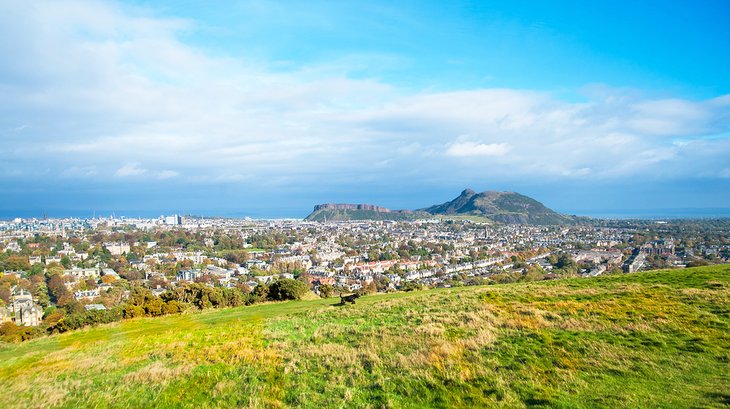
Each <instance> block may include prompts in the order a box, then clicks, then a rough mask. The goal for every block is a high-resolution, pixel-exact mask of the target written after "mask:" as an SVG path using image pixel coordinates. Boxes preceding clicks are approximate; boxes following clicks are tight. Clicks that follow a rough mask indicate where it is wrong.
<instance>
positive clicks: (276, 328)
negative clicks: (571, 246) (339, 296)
mask: <svg viewBox="0 0 730 409" xmlns="http://www.w3.org/2000/svg"><path fill="white" fill-rule="evenodd" d="M335 302H336V301H335V300H334V299H329V300H314V301H300V302H287V303H278V304H267V305H257V306H252V307H241V308H235V309H225V310H218V311H206V312H201V313H192V314H184V315H179V316H169V317H162V318H147V319H136V320H131V321H125V322H121V323H116V324H110V325H105V326H101V327H97V328H90V329H85V330H81V331H77V332H74V333H67V334H62V335H59V336H53V337H47V338H43V339H37V340H33V341H30V342H26V343H23V344H19V345H7V344H5V345H0V385H1V386H2V387H1V388H0V407H3V408H14V407H17V408H21V407H29V406H31V407H69V408H76V407H195V408H198V407H289V406H297V407H318V408H319V407H414V408H415V407H424V406H435V407H485V406H486V407H524V406H540V405H542V406H546V407H571V408H572V407H610V408H615V407H663V408H669V407H671V408H678V407H723V406H725V407H727V406H728V405H730V266H727V265H725V266H713V267H701V268H694V269H686V270H670V271H657V272H648V273H638V274H631V275H624V276H616V277H604V278H597V279H575V280H563V281H553V282H540V283H523V284H512V285H502V286H490V287H468V288H458V289H449V290H432V291H423V292H416V293H403V294H388V295H376V296H368V297H365V298H361V299H360V300H358V303H357V305H348V306H345V307H335V306H333V305H332V304H334V303H335Z"/></svg>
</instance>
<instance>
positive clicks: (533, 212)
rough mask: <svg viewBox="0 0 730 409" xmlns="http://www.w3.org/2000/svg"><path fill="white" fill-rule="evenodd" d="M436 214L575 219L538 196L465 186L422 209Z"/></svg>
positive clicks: (528, 220) (521, 219) (502, 219)
mask: <svg viewBox="0 0 730 409" xmlns="http://www.w3.org/2000/svg"><path fill="white" fill-rule="evenodd" d="M421 210H422V211H425V212H427V213H430V214H434V215H474V216H484V217H488V218H489V219H491V220H494V221H497V222H502V223H516V224H537V225H544V224H566V223H571V222H573V219H572V218H570V217H568V216H564V215H562V214H560V213H557V212H555V211H553V210H551V209H548V208H547V207H545V205H543V204H542V203H540V202H538V201H537V200H535V199H532V198H530V197H527V196H525V195H521V194H519V193H515V192H495V191H486V192H482V193H477V192H475V191H473V190H471V189H466V190H464V191H463V192H461V194H460V195H459V196H458V197H457V198H456V199H454V200H452V201H449V202H446V203H442V204H440V205H434V206H431V207H427V208H425V209H421Z"/></svg>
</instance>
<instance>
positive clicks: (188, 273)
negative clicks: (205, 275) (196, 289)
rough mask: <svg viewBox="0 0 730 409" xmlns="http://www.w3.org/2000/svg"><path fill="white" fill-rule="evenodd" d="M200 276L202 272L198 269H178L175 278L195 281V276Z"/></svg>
mask: <svg viewBox="0 0 730 409" xmlns="http://www.w3.org/2000/svg"><path fill="white" fill-rule="evenodd" d="M200 276H202V273H201V272H200V270H199V269H197V268H196V269H193V270H180V271H178V273H177V280H178V281H195V279H196V278H198V277H200Z"/></svg>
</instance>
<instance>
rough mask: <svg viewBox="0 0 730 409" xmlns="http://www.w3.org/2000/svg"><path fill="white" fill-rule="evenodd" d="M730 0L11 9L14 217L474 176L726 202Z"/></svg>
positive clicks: (228, 201) (601, 192)
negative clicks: (729, 2) (728, 18)
mask: <svg viewBox="0 0 730 409" xmlns="http://www.w3.org/2000/svg"><path fill="white" fill-rule="evenodd" d="M729 11H730V7H729V6H728V5H727V4H726V3H724V2H711V1H708V2H701V3H696V2H694V3H691V2H671V3H645V4H638V5H637V4H633V3H630V2H612V3H610V4H603V3H600V4H599V3H596V4H589V5H586V4H582V3H580V2H561V3H560V6H559V7H557V6H555V5H554V4H541V3H539V2H521V3H519V4H510V5H495V4H484V3H483V2H455V3H449V4H442V3H440V2H425V3H424V2H418V3H417V2H404V3H399V5H390V4H388V3H386V2H367V3H364V2H360V3H359V2H353V3H348V4H345V3H334V2H311V3H307V4H306V5H305V4H299V3H295V2H277V3H273V2H253V1H251V2H232V3H229V4H228V5H226V6H217V7H215V8H214V7H210V5H209V3H204V2H186V3H179V2H174V1H155V2H152V1H124V2H112V1H54V2H46V1H29V2H19V1H18V2H16V1H9V2H3V3H2V4H0V34H1V38H3V39H4V41H0V52H1V53H2V54H3V55H4V56H5V58H4V59H3V60H4V62H3V63H2V64H0V88H1V89H2V92H0V106H1V107H2V108H0V109H1V111H0V112H2V113H1V114H0V138H2V140H3V144H2V147H0V152H2V155H1V159H0V190H1V191H2V192H3V194H2V199H3V200H2V203H1V204H0V217H14V216H20V217H29V216H31V215H35V216H36V217H39V216H42V215H43V214H44V213H47V214H49V215H52V216H63V215H74V216H80V215H81V214H84V213H85V214H88V215H89V216H90V214H91V213H92V212H93V211H98V212H100V213H101V212H116V213H117V214H122V215H123V214H125V212H128V213H134V212H139V214H140V215H147V216H153V215H155V213H158V215H159V214H162V213H193V214H204V215H220V216H252V217H303V216H305V215H306V214H307V213H308V212H309V211H311V207H312V206H314V205H315V204H318V203H325V202H344V203H347V202H349V203H372V204H377V205H381V206H385V207H388V208H393V209H404V208H405V209H414V208H420V207H426V206H429V205H432V204H435V203H441V202H444V201H445V200H450V199H451V198H453V197H454V196H455V195H456V194H458V192H459V191H461V190H463V189H465V188H467V187H470V188H473V189H475V190H477V191H482V190H500V191H501V190H507V191H516V192H520V193H522V194H525V195H528V196H531V197H534V198H535V199H537V200H539V201H541V202H542V203H544V204H545V205H546V206H548V207H550V208H553V209H555V210H557V211H561V212H564V213H571V214H578V215H589V216H590V215H601V214H604V215H608V214H612V213H616V212H619V213H621V212H624V213H626V212H632V211H635V212H637V214H638V213H643V214H644V216H650V215H651V214H652V212H653V214H654V215H655V216H657V217H662V216H663V215H662V212H664V213H667V211H669V210H671V209H675V210H677V209H684V210H685V211H686V212H687V213H688V215H692V212H693V210H692V209H695V210H696V211H695V215H697V216H702V215H703V212H704V213H705V214H706V213H707V212H710V213H712V211H713V210H712V209H715V210H716V211H715V213H716V214H712V215H724V216H727V215H728V214H729V212H728V211H727V209H728V208H730V161H728V159H727V158H728V157H730V78H728V77H727V75H726V73H727V72H728V71H730V44H728V42H727V38H730V28H728V27H727V25H726V24H725V22H726V21H727V17H728V16H729V15H730V13H729ZM64 212H65V213H66V214H61V213H64ZM72 213H73V214H72ZM128 215H134V214H128Z"/></svg>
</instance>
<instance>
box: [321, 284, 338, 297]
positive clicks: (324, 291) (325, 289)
mask: <svg viewBox="0 0 730 409" xmlns="http://www.w3.org/2000/svg"><path fill="white" fill-rule="evenodd" d="M334 293H335V287H333V286H332V284H322V285H320V286H319V296H320V297H322V298H329V297H332V295H333V294H334Z"/></svg>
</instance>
